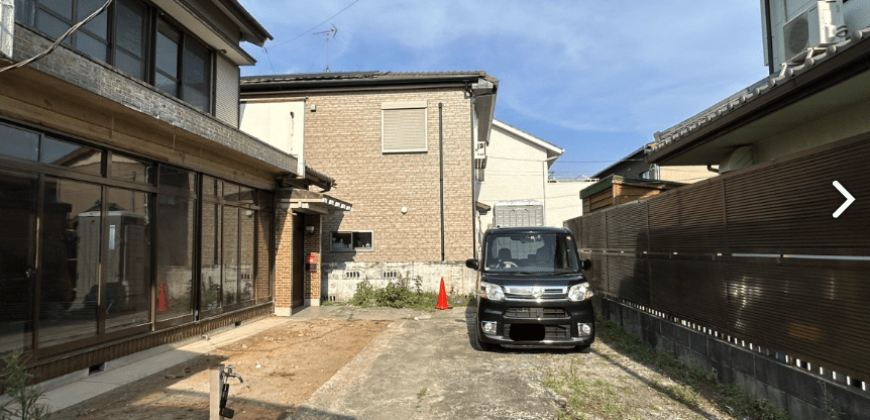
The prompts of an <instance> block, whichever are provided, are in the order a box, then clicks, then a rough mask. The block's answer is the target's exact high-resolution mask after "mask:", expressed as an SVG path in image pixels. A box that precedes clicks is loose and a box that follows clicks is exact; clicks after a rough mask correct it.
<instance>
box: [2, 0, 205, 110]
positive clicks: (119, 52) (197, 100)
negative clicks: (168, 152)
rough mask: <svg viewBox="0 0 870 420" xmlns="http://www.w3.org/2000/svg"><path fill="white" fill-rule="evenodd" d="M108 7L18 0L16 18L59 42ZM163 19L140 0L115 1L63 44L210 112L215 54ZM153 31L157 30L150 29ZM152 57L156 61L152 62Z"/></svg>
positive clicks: (100, 0)
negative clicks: (98, 11) (70, 30)
mask: <svg viewBox="0 0 870 420" xmlns="http://www.w3.org/2000/svg"><path fill="white" fill-rule="evenodd" d="M104 3H105V1H104V0H15V7H16V9H15V18H16V20H18V21H19V22H21V23H23V24H25V25H27V26H30V27H33V28H36V29H38V30H40V31H42V32H43V33H45V34H46V35H48V36H49V37H52V38H58V37H60V36H61V35H63V34H64V32H66V31H67V30H68V29H69V28H70V27H71V26H72V25H74V24H76V23H78V22H79V21H82V20H84V19H85V18H87V17H88V16H90V15H91V14H92V13H93V12H95V11H96V10H98V9H99V8H100V7H101V6H102V5H103V4H104ZM163 15H164V14H163V13H162V12H160V11H159V10H158V9H157V8H156V7H153V6H151V5H149V4H147V3H145V2H143V1H141V0H116V1H115V2H114V3H113V4H112V5H111V6H110V7H109V8H108V9H107V10H106V11H104V12H102V13H100V14H99V15H98V16H96V17H95V18H94V19H92V20H91V21H90V22H88V23H87V24H86V25H84V26H83V27H82V28H80V29H79V30H78V31H76V32H74V33H73V34H71V35H70V36H69V37H68V38H67V39H66V40H65V41H64V43H65V45H68V46H70V47H73V48H75V49H77V50H78V51H80V52H82V53H83V54H86V55H88V56H91V57H93V58H95V59H98V60H101V61H105V62H107V63H109V64H113V65H115V66H116V67H118V68H119V69H121V70H123V71H125V72H127V73H129V74H130V75H132V76H133V77H136V78H138V79H140V80H143V81H146V82H148V83H151V84H152V85H154V86H155V87H157V88H158V89H160V90H162V91H163V92H166V93H167V94H169V95H172V96H175V97H177V98H179V99H181V100H183V101H185V102H187V103H189V104H191V105H193V106H194V107H196V108H197V109H199V110H200V111H202V112H206V113H211V108H212V101H211V95H212V77H211V71H212V59H213V53H212V51H211V50H210V49H208V48H207V47H206V46H205V45H203V44H201V43H199V41H197V40H196V39H194V37H193V36H191V35H189V34H188V33H186V32H184V31H183V30H182V29H181V28H180V27H179V26H173V25H172V24H171V23H169V22H168V21H167V20H166V19H164V18H159V17H158V16H163ZM155 21H156V22H155ZM153 27H156V28H157V30H156V31H155V30H153V29H151V30H149V28H153ZM152 53H153V54H154V58H153V59H149V56H150V55H151V54H152Z"/></svg>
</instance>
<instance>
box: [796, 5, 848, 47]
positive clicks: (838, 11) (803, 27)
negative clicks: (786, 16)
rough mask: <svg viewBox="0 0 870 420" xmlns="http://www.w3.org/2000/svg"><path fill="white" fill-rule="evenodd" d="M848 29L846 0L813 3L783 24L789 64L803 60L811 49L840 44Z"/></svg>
mask: <svg viewBox="0 0 870 420" xmlns="http://www.w3.org/2000/svg"><path fill="white" fill-rule="evenodd" d="M847 30H848V29H847V27H846V24H845V23H844V20H843V0H828V1H817V2H814V3H812V5H811V6H810V7H809V8H808V9H807V10H805V11H804V12H803V13H801V14H799V15H797V16H795V17H794V18H793V19H792V20H790V21H788V22H786V23H785V25H783V27H782V32H783V42H784V44H785V45H784V50H785V58H786V60H787V61H800V60H802V59H803V58H804V57H806V54H807V53H809V52H810V48H815V47H819V46H825V45H826V44H831V43H835V42H838V41H841V40H842V39H843V38H844V37H845V36H846V32H847ZM798 56H802V57H798Z"/></svg>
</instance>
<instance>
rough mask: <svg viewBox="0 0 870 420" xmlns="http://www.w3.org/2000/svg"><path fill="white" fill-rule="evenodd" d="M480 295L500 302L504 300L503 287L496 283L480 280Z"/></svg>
mask: <svg viewBox="0 0 870 420" xmlns="http://www.w3.org/2000/svg"><path fill="white" fill-rule="evenodd" d="M480 297H481V298H483V299H489V300H491V301H495V302H500V301H503V300H504V289H502V288H501V286H499V285H497V284H492V283H487V282H485V281H482V282H480Z"/></svg>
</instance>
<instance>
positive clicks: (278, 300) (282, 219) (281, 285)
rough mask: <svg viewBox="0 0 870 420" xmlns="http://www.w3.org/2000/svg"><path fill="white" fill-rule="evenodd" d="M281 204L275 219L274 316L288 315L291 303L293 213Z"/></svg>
mask: <svg viewBox="0 0 870 420" xmlns="http://www.w3.org/2000/svg"><path fill="white" fill-rule="evenodd" d="M284 206H287V207H289V204H286V203H282V204H281V205H280V206H279V207H278V211H277V212H276V217H275V245H276V250H275V314H276V315H284V316H289V315H290V307H291V306H292V303H293V296H292V295H291V293H292V291H293V230H294V229H295V226H294V223H293V222H294V220H293V213H292V212H291V211H290V209H289V208H285V207H284Z"/></svg>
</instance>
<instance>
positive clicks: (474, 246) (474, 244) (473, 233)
mask: <svg viewBox="0 0 870 420" xmlns="http://www.w3.org/2000/svg"><path fill="white" fill-rule="evenodd" d="M466 89H468V95H469V103H468V104H469V106H468V111H469V115H470V116H471V119H470V121H469V122H468V123H469V124H470V125H471V249H472V253H473V254H472V255H473V257H472V258H475V259H476V258H477V217H476V216H477V202H476V201H475V200H474V146H475V144H474V98H475V96H474V92H472V90H471V86H469V85H466Z"/></svg>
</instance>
